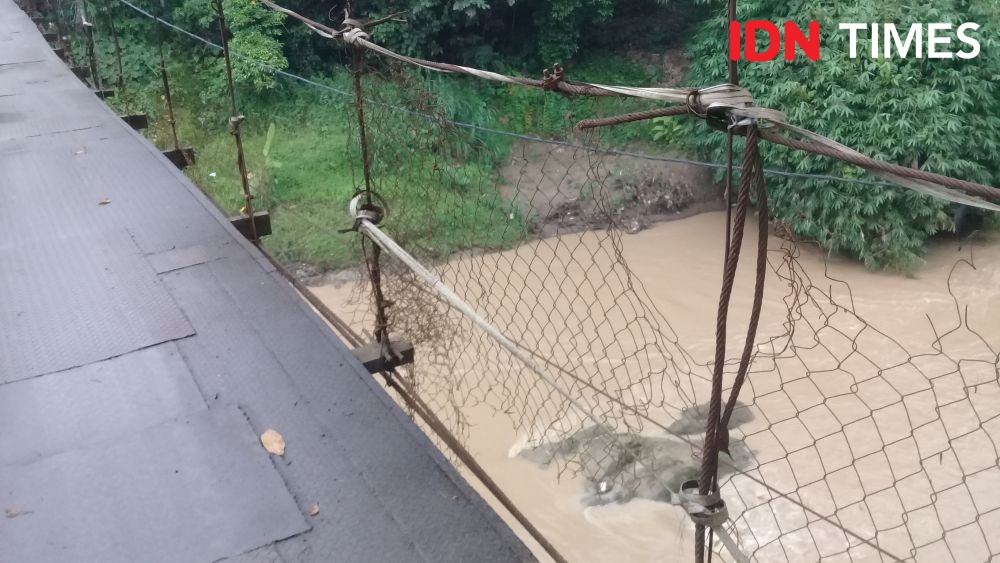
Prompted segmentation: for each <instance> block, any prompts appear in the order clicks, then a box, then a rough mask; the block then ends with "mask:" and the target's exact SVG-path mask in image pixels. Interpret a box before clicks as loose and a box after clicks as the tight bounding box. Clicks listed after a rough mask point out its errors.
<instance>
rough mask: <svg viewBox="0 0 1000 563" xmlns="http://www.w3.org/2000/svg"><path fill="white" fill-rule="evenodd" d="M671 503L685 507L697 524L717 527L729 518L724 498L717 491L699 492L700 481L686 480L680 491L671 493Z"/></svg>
mask: <svg viewBox="0 0 1000 563" xmlns="http://www.w3.org/2000/svg"><path fill="white" fill-rule="evenodd" d="M670 503H671V504H677V505H680V506H681V507H683V508H684V510H685V511H686V512H687V513H688V516H690V517H691V520H692V521H693V522H694V523H695V525H700V526H707V527H709V528H712V529H715V528H718V527H720V526H722V525H723V524H725V523H726V521H728V520H729V511H728V510H727V509H726V501H724V500H722V497H721V496H719V493H717V492H716V493H711V494H708V495H700V494H698V481H695V480H691V481H685V482H684V483H683V484H682V485H681V488H680V491H679V492H678V493H677V494H675V495H671V499H670Z"/></svg>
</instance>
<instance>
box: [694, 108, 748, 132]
mask: <svg viewBox="0 0 1000 563" xmlns="http://www.w3.org/2000/svg"><path fill="white" fill-rule="evenodd" d="M734 109H736V106H732V105H729V104H720V103H718V102H716V103H714V104H710V105H709V106H708V107H707V108H706V109H705V123H708V126H709V127H711V128H712V129H718V130H719V131H731V132H732V133H733V134H734V135H745V134H746V132H747V125H750V123H752V121H750V120H747V119H740V120H738V119H737V118H736V116H734V115H733V110H734Z"/></svg>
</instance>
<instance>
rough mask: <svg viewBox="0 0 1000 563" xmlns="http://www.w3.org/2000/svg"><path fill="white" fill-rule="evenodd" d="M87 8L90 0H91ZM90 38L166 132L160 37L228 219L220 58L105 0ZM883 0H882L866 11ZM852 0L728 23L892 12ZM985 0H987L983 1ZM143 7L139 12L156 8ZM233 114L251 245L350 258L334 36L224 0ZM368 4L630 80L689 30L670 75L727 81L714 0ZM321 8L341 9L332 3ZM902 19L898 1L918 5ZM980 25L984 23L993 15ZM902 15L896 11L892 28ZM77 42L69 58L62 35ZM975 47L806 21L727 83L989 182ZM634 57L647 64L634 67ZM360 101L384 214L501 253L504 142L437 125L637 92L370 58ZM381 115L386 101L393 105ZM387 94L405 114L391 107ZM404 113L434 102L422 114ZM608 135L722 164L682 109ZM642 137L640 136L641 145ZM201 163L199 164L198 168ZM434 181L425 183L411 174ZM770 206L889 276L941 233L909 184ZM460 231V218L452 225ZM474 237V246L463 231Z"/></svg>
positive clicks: (450, 40)
mask: <svg viewBox="0 0 1000 563" xmlns="http://www.w3.org/2000/svg"><path fill="white" fill-rule="evenodd" d="M91 1H92V2H94V1H95V0H91ZM96 2H97V4H96V5H95V6H94V10H95V12H96V21H97V23H98V27H97V36H98V47H99V49H98V51H99V55H100V61H101V66H102V75H103V76H104V77H105V81H106V82H108V83H113V82H114V77H115V76H116V75H117V68H116V65H115V56H114V47H113V43H112V41H111V38H110V36H109V34H108V33H107V29H108V26H107V25H106V22H107V18H108V17H109V15H113V16H114V18H115V21H116V24H117V27H118V32H119V35H120V36H121V43H122V45H123V52H124V56H123V67H124V73H125V82H126V85H127V90H126V92H125V93H123V95H120V96H118V97H117V98H115V99H114V100H113V103H115V104H116V105H118V106H119V108H120V109H122V110H127V111H139V110H141V111H145V112H147V113H149V114H150V116H151V117H152V118H153V121H154V127H152V128H151V130H150V132H149V135H150V137H151V139H152V140H153V141H154V142H155V143H156V144H158V145H160V146H162V147H168V146H170V145H172V143H173V140H172V139H171V138H170V134H169V128H168V127H167V122H166V118H165V113H164V101H163V99H162V96H161V84H160V79H159V74H158V72H157V65H158V63H159V50H158V46H159V42H160V41H163V44H164V46H165V51H166V55H167V59H168V68H169V70H170V74H171V78H172V87H173V91H174V101H175V107H176V109H177V113H178V120H179V130H180V137H181V139H182V141H183V142H184V143H186V144H190V145H193V146H194V147H195V148H196V149H197V151H198V161H199V162H198V165H197V166H194V167H191V168H190V169H189V170H188V172H189V175H190V176H191V178H192V179H193V180H194V181H195V182H197V183H198V185H199V186H201V187H202V188H203V189H204V190H206V191H207V192H208V193H209V194H211V195H212V196H213V198H215V200H216V201H217V202H218V203H219V205H220V206H221V207H223V208H224V209H226V210H227V211H228V212H235V211H237V210H238V209H239V208H240V207H241V206H242V204H243V201H242V197H241V189H240V183H239V178H238V176H237V172H236V164H235V155H234V149H233V143H232V139H231V136H230V135H229V134H228V133H227V130H226V122H227V119H228V111H229V109H228V102H227V100H226V95H225V91H226V89H225V80H224V73H223V70H222V68H223V66H222V60H221V57H220V56H219V54H218V52H217V51H215V50H213V49H211V48H209V47H207V46H205V45H202V44H200V43H198V42H197V41H195V40H193V39H191V38H189V37H185V36H183V35H182V34H179V33H177V32H174V31H170V30H165V29H164V28H163V27H161V26H157V25H156V24H154V23H153V22H152V21H150V20H149V19H148V18H145V17H143V16H141V15H138V14H136V13H135V12H133V11H131V10H130V9H128V8H127V7H124V6H121V5H117V4H116V3H115V2H114V0H96ZM286 4H287V5H288V6H289V7H290V8H292V9H295V10H297V11H300V12H301V13H303V14H305V15H307V16H309V17H312V18H315V19H317V20H319V21H329V20H328V14H327V9H328V5H327V4H323V3H319V2H315V1H314V0H288V1H287V2H286ZM883 4H884V3H883ZM883 4H879V5H878V6H875V5H872V4H871V3H866V2H860V1H856V0H852V1H849V2H843V1H834V0H820V1H817V2H812V3H801V2H794V1H792V0H741V1H740V7H741V8H740V9H741V13H740V18H741V19H748V18H755V19H769V20H772V21H783V20H788V19H790V20H794V21H798V22H805V21H808V20H810V19H820V20H821V21H824V22H837V21H893V20H894V18H896V17H897V13H898V9H897V8H898V6H896V7H893V6H892V5H890V4H895V3H889V4H884V5H883ZM987 4H990V6H989V7H987ZM992 4H993V3H983V2H970V1H966V0H944V1H943V2H938V3H936V4H935V7H933V8H932V7H927V8H922V9H921V10H919V20H920V21H953V22H957V21H959V20H961V21H979V22H980V23H983V24H984V27H989V26H990V24H991V23H992V24H993V25H996V23H1000V17H998V15H997V8H996V6H993V5H992ZM140 5H142V6H144V7H146V8H148V9H150V10H152V11H154V12H155V13H157V14H161V15H163V16H164V17H165V18H166V19H168V20H171V21H174V22H176V23H177V24H178V25H180V26H182V27H184V28H185V29H188V30H191V31H192V32H194V33H195V34H197V35H199V36H201V37H204V38H207V39H209V40H212V41H214V42H218V28H217V27H216V22H215V19H214V17H215V16H214V11H213V9H212V4H211V2H209V1H207V0H181V1H175V2H169V1H168V3H167V6H166V7H164V8H160V7H159V3H158V2H149V3H141V4H140ZM154 5H155V7H150V6H154ZM225 8H226V13H227V19H228V24H229V25H228V27H229V31H230V44H231V47H232V49H233V51H234V53H236V55H237V56H235V57H234V67H235V72H234V75H235V79H236V82H237V89H238V93H237V96H238V105H239V108H240V111H241V112H242V113H243V114H245V115H246V116H247V121H246V124H245V126H244V133H245V137H244V142H245V146H246V152H247V161H248V167H249V170H250V171H251V174H252V175H253V176H252V178H251V184H252V189H253V192H254V193H255V195H256V197H257V205H258V207H266V208H268V209H269V210H270V211H271V213H272V218H273V223H274V234H273V235H272V236H270V237H268V239H267V240H266V245H267V246H268V248H269V249H271V250H272V251H274V252H275V253H276V254H277V255H278V256H279V257H280V258H282V259H283V260H286V261H291V262H306V263H310V264H315V265H317V266H320V267H323V268H338V267H343V266H345V265H349V264H352V263H354V262H356V261H357V258H358V257H357V252H358V249H357V248H356V247H355V245H354V243H355V242H356V237H352V236H348V235H343V234H340V233H339V232H338V231H339V229H342V228H345V227H348V226H349V225H348V224H347V218H346V213H345V210H346V205H347V202H348V200H349V199H350V197H351V196H352V194H354V193H355V191H356V190H357V189H358V188H359V187H360V186H361V185H362V179H361V171H360V167H359V163H360V156H359V153H358V147H357V145H358V143H357V138H358V132H357V121H356V116H355V114H354V106H353V101H352V99H351V96H350V92H351V89H352V87H351V83H350V75H349V73H348V71H347V70H346V68H345V67H346V65H347V64H348V63H349V57H348V56H346V54H345V52H344V50H343V48H342V47H341V46H339V45H337V44H336V43H335V42H332V41H326V40H323V39H321V38H319V37H317V36H315V35H312V34H310V33H309V32H308V31H307V30H306V29H305V28H304V27H303V26H300V25H298V24H295V23H291V22H286V21H285V20H284V19H283V17H281V16H279V15H278V14H275V13H273V12H270V11H268V10H265V9H264V8H263V7H261V6H260V5H258V4H256V3H255V2H254V1H253V0H225ZM363 8H365V9H366V11H367V13H368V15H369V16H372V17H377V16H381V15H386V14H389V13H393V12H396V11H399V10H406V11H407V16H406V20H407V22H406V23H405V24H404V23H390V24H386V25H384V26H380V27H379V28H377V31H376V32H375V37H376V39H377V40H378V41H379V42H381V43H384V44H386V45H388V46H390V47H392V48H395V49H399V50H401V51H403V52H406V53H411V54H416V55H421V56H428V57H434V58H437V59H440V60H446V61H451V62H459V63H465V64H472V65H478V66H486V67H489V68H490V69H493V70H498V71H501V72H510V73H518V74H525V75H530V76H540V75H541V69H542V68H544V67H551V64H546V63H551V62H553V61H562V62H563V66H565V67H566V69H567V73H568V76H569V77H570V78H572V79H577V80H586V81H592V82H601V83H618V84H633V85H653V84H658V83H659V82H660V81H661V80H662V79H663V77H662V76H661V73H662V68H661V65H659V64H658V62H659V61H660V59H659V57H660V56H661V55H662V53H663V52H664V49H665V48H667V47H672V48H677V47H679V46H681V45H682V44H680V43H678V42H679V41H682V40H684V38H686V37H691V39H690V41H689V43H688V44H687V45H686V47H687V50H688V51H689V53H690V55H691V56H692V58H693V61H694V62H693V64H692V65H691V67H690V69H689V71H688V74H687V77H686V80H685V83H686V84H690V85H710V84H715V83H719V82H721V81H723V77H724V70H725V59H724V55H723V53H722V52H721V49H722V45H723V41H722V40H721V39H722V35H723V34H722V32H721V31H720V21H721V16H722V14H723V8H724V6H723V5H722V3H721V2H720V1H718V0H716V1H714V2H706V1H705V0H629V1H624V2H612V1H611V0H460V1H456V2H452V3H441V2H432V1H430V0H403V1H402V2H400V1H390V0H373V1H372V2H371V3H370V4H366V5H364V6H363ZM331 16H332V17H333V18H334V19H336V18H338V17H339V14H331ZM914 17H916V15H915V16H914ZM994 22H996V23H994ZM900 23H902V24H908V23H909V22H900ZM76 37H77V40H76V41H75V43H74V51H75V52H76V54H77V58H78V60H85V59H84V58H83V52H84V46H83V44H82V42H81V41H80V40H79V39H80V37H81V34H79V33H77V34H76ZM979 38H980V39H981V40H983V42H984V43H983V50H982V51H983V54H982V55H981V56H980V58H979V59H977V60H975V61H974V62H971V63H969V62H964V61H955V62H949V61H938V60H934V61H930V60H926V59H925V60H915V59H912V60H898V59H894V60H882V59H879V60H871V59H868V58H864V57H862V58H859V59H857V60H850V59H848V58H847V57H846V55H845V54H844V53H843V52H844V50H845V49H846V46H845V45H844V43H845V35H844V34H837V33H832V32H828V33H824V43H823V53H824V54H823V58H822V59H821V60H820V61H819V62H815V63H814V62H809V61H805V60H802V59H800V60H797V61H795V62H785V61H784V60H779V61H775V62H771V63H755V64H743V65H742V76H743V82H744V84H747V85H750V87H751V89H752V91H753V92H754V95H755V96H756V98H757V99H758V101H759V103H760V104H762V105H766V106H770V107H776V108H781V109H783V110H785V111H786V112H787V113H788V115H789V117H790V119H791V121H792V122H793V123H799V124H802V125H805V126H807V127H809V128H812V129H814V130H816V131H819V132H821V133H824V134H826V135H828V136H831V137H833V138H835V139H838V140H840V141H842V142H845V143H847V144H850V145H852V146H855V147H857V148H858V149H860V150H862V151H864V152H866V153H868V154H872V155H873V156H876V157H880V158H884V159H887V160H890V161H893V162H899V163H904V164H911V163H914V162H915V163H917V164H919V165H921V166H923V167H925V168H926V169H928V170H933V171H937V172H943V173H947V174H953V175H956V176H959V177H963V178H968V179H972V180H976V181H980V182H985V183H994V184H995V183H998V180H1000V149H998V147H1000V118H998V117H997V110H1000V101H998V100H1000V96H998V95H997V92H996V86H995V83H996V81H997V79H998V78H1000V60H998V58H1000V51H998V47H1000V45H998V40H997V36H996V35H995V34H989V33H985V34H980V35H979ZM248 59H252V60H254V61H262V62H264V63H265V64H266V65H268V66H269V67H271V68H277V69H287V70H289V71H291V72H294V73H296V74H299V75H304V76H308V77H310V79H312V80H315V81H318V82H320V83H322V84H324V85H327V86H328V87H331V88H334V89H338V90H340V91H342V92H345V93H346V95H344V94H338V93H335V92H332V91H329V90H324V89H320V88H315V87H313V86H310V85H306V84H302V83H300V82H297V81H294V80H290V79H288V78H283V77H279V76H278V75H276V74H275V73H274V72H273V71H272V70H270V69H268V68H266V67H262V66H261V65H260V64H255V63H253V62H251V61H250V60H248ZM639 61H643V62H639ZM366 62H367V65H368V68H367V72H366V74H365V78H364V82H365V93H366V98H368V99H369V100H370V103H368V104H367V111H368V112H369V113H368V114H369V117H370V119H369V124H370V129H371V130H370V131H369V136H370V143H371V146H372V150H373V152H374V153H375V154H376V158H375V159H374V162H375V164H376V174H375V179H376V183H377V186H376V187H377V189H378V190H379V191H380V192H381V193H383V194H385V195H386V196H387V198H390V199H391V201H392V204H393V207H394V209H393V213H392V215H391V221H392V225H391V226H392V228H394V229H397V232H399V231H400V230H405V231H406V235H407V240H408V241H411V243H412V246H413V247H415V248H419V249H422V250H423V251H425V252H426V253H427V254H429V255H432V256H443V255H446V254H447V253H449V252H452V251H454V250H457V249H460V248H468V247H469V246H472V247H476V248H480V247H485V248H502V247H504V246H506V245H510V244H513V243H514V242H516V240H518V237H520V236H523V234H524V229H525V228H527V226H526V225H524V224H523V223H524V218H522V217H519V216H517V213H516V212H514V210H513V209H512V207H511V206H510V204H509V202H504V201H502V198H500V197H499V196H498V194H497V190H496V189H494V185H495V184H496V183H497V182H498V181H500V177H499V169H500V168H501V166H502V164H503V163H504V162H505V161H506V160H507V156H508V152H509V150H510V147H511V146H512V143H513V140H512V139H511V138H510V137H509V136H501V135H496V134H488V133H484V132H480V131H474V130H468V129H461V128H455V127H453V126H450V125H448V124H447V123H446V122H444V121H441V119H444V120H453V121H458V122H462V123H467V124H472V125H477V126H484V127H492V128H497V129H503V130H507V131H511V132H516V133H524V134H529V135H534V136H541V137H550V138H558V139H571V140H576V141H586V140H587V139H582V138H580V134H579V133H577V132H574V131H573V129H572V127H573V124H575V123H576V121H578V120H579V119H582V118H586V117H592V116H598V115H612V114H616V113H622V112H626V111H632V110H636V109H644V108H649V107H651V104H650V103H648V102H646V101H643V100H635V99H624V100H619V99H610V98H607V99H594V98H589V97H573V98H570V97H565V96H561V95H557V94H552V93H546V92H541V91H537V90H532V89H527V88H521V87H513V86H504V85H497V84H488V83H483V82H482V81H477V80H475V79H470V78H463V77H453V76H447V75H440V74H436V73H423V72H420V71H416V70H412V69H406V68H401V67H400V66H399V65H396V64H392V63H387V62H386V61H382V60H379V59H377V58H374V57H368V59H367V61H366ZM393 108H395V109H393ZM400 108H401V109H400ZM413 112H417V113H421V114H427V115H432V116H434V118H431V119H428V118H426V117H421V116H418V115H414V113H413ZM599 134H600V138H601V143H602V144H603V145H605V146H609V145H610V146H625V145H634V144H640V145H641V144H647V145H648V143H649V142H650V141H652V140H656V141H657V142H658V143H661V144H669V145H671V146H672V148H676V147H677V146H681V147H686V148H687V150H688V151H689V152H690V153H691V154H692V155H693V156H698V157H703V158H708V159H711V160H715V161H721V159H722V154H721V150H722V147H723V142H722V139H723V136H722V135H721V134H720V133H715V132H709V130H708V129H707V128H706V127H705V126H704V123H700V122H696V120H688V121H684V120H676V119H675V120H661V121H658V122H656V123H654V124H649V123H640V124H632V125H625V126H620V127H615V128H609V129H605V130H602V131H601V132H600V133H599ZM655 149H656V148H655V147H653V150H655ZM765 161H766V163H767V166H768V167H770V168H776V169H785V170H794V171H798V172H809V173H823V174H833V175H841V176H847V177H852V176H859V175H860V174H861V173H860V172H859V171H858V170H857V169H855V168H853V167H850V166H842V165H838V164H835V163H832V162H830V161H828V160H826V159H821V158H812V157H803V156H802V155H800V154H796V153H793V152H791V151H788V150H785V149H783V148H780V147H767V148H766V149H765ZM213 173H214V175H213ZM432 184H433V185H434V186H435V188H436V189H435V191H434V192H433V193H427V192H425V191H421V189H426V188H421V189H418V188H416V187H415V186H425V187H426V186H428V185H432ZM769 189H770V191H771V194H772V195H771V200H772V202H773V208H772V212H773V213H774V214H775V215H776V216H777V217H779V218H781V219H784V220H787V221H789V222H790V223H791V225H792V226H793V228H794V229H795V230H796V232H797V233H798V234H799V235H801V236H805V237H811V238H815V239H817V240H819V241H820V242H821V243H823V244H824V245H826V246H827V247H828V248H829V249H831V250H832V251H836V252H843V253H847V254H850V255H852V256H856V257H858V258H860V259H861V260H863V261H864V262H865V263H866V264H868V265H869V266H871V267H886V266H888V267H894V268H907V267H910V266H912V265H913V264H915V263H917V262H918V261H919V257H920V255H921V254H922V252H923V250H924V246H925V244H926V240H927V238H928V237H929V236H931V235H933V234H934V233H936V232H937V231H939V230H941V229H945V228H948V227H949V226H950V221H951V219H950V215H949V213H947V211H948V208H947V204H943V203H941V202H938V201H934V200H931V199H929V198H926V197H923V196H918V195H915V194H913V193H911V192H908V191H905V190H885V189H881V188H871V187H866V186H861V185H850V184H843V183H832V182H821V181H816V180H800V179H796V180H788V179H775V178H772V179H770V181H769ZM473 224H475V227H476V228H475V229H470V228H469V227H470V226H472V225H473ZM472 231H474V232H475V233H476V235H475V237H474V238H473V240H469V239H468V233H469V232H472Z"/></svg>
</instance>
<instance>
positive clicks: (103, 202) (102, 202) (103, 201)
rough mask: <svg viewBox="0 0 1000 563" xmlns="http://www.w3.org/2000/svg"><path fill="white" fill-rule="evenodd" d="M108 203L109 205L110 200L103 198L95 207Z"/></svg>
mask: <svg viewBox="0 0 1000 563" xmlns="http://www.w3.org/2000/svg"><path fill="white" fill-rule="evenodd" d="M109 203H111V200H110V199H108V198H104V199H102V200H101V201H98V202H97V205H107V204H109Z"/></svg>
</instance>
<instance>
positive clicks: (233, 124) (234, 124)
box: [229, 115, 246, 135]
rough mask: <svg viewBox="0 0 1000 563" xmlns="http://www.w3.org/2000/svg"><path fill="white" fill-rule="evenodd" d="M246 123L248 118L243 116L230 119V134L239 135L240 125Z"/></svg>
mask: <svg viewBox="0 0 1000 563" xmlns="http://www.w3.org/2000/svg"><path fill="white" fill-rule="evenodd" d="M244 121H246V116H243V115H234V116H232V117H230V118H229V133H230V134H231V135H235V134H237V133H239V132H240V125H243V122H244Z"/></svg>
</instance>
